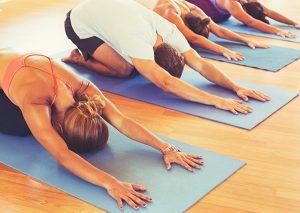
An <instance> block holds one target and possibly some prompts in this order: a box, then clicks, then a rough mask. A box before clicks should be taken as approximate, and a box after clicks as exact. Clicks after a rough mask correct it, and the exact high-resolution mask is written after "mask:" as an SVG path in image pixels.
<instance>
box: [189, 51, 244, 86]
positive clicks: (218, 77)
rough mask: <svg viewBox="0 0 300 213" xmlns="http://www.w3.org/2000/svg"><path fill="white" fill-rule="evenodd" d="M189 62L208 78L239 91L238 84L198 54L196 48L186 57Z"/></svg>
mask: <svg viewBox="0 0 300 213" xmlns="http://www.w3.org/2000/svg"><path fill="white" fill-rule="evenodd" d="M185 58H186V62H187V64H188V65H189V66H190V67H191V68H192V69H194V70H196V71H198V72H199V73H200V74H201V75H202V76H203V77H205V78H206V79H207V80H209V81H211V82H213V83H215V84H217V85H219V86H221V87H224V88H227V89H230V90H233V91H237V90H238V88H239V87H238V85H237V84H235V83H234V82H233V81H232V80H231V79H230V78H229V77H228V76H227V75H225V74H224V73H223V72H222V71H221V70H220V69H219V68H217V67H216V66H215V65H213V64H212V63H209V62H207V61H206V60H204V59H202V58H201V57H199V56H198V55H197V53H196V52H194V50H192V52H190V53H188V56H187V57H185Z"/></svg>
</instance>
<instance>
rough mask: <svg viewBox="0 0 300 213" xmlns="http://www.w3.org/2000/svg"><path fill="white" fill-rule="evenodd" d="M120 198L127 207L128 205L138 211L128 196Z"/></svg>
mask: <svg viewBox="0 0 300 213" xmlns="http://www.w3.org/2000/svg"><path fill="white" fill-rule="evenodd" d="M121 198H122V199H123V200H124V201H125V202H126V203H128V205H130V206H131V207H132V208H134V209H138V208H139V206H138V205H137V204H136V203H135V202H134V201H133V200H132V199H131V198H130V197H129V196H128V195H123V196H121Z"/></svg>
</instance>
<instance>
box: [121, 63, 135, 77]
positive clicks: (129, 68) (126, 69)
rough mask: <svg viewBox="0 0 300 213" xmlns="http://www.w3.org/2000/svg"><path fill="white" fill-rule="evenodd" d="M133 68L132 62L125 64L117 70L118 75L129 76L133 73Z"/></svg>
mask: <svg viewBox="0 0 300 213" xmlns="http://www.w3.org/2000/svg"><path fill="white" fill-rule="evenodd" d="M133 69H134V67H133V66H132V65H131V64H124V66H123V67H122V68H121V69H119V70H118V71H117V72H118V74H117V76H118V77H119V78H127V77H129V76H130V75H131V73H132V72H133Z"/></svg>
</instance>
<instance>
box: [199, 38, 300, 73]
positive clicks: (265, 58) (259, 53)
mask: <svg viewBox="0 0 300 213" xmlns="http://www.w3.org/2000/svg"><path fill="white" fill-rule="evenodd" d="M210 40H212V41H214V42H216V43H217V44H219V45H221V46H224V47H226V48H228V49H230V50H232V51H235V52H240V53H242V54H243V55H244V56H245V60H243V61H234V60H231V61H230V60H227V59H226V58H225V57H223V56H222V55H219V54H217V53H214V52H211V51H208V50H204V49H201V48H195V49H196V50H197V52H198V53H199V54H200V55H201V56H202V57H205V58H210V59H215V60H218V61H224V62H228V63H232V64H238V65H243V66H247V67H254V68H259V69H263V70H267V71H271V72H276V71H279V70H281V69H282V68H283V67H285V66H287V65H289V64H290V63H292V62H294V61H295V60H297V59H299V58H300V50H296V49H292V48H285V47H279V46H271V47H270V48H268V49H259V48H257V49H255V50H253V49H251V48H249V47H248V46H246V45H244V44H241V43H237V42H232V41H228V40H224V39H220V38H217V37H215V36H211V38H210ZM275 61H276V63H274V62H275Z"/></svg>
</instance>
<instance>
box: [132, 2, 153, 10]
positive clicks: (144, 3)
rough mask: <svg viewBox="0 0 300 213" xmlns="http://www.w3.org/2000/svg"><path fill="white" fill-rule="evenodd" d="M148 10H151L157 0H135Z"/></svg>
mask: <svg viewBox="0 0 300 213" xmlns="http://www.w3.org/2000/svg"><path fill="white" fill-rule="evenodd" d="M135 1H136V2H138V3H140V4H141V5H143V6H144V7H146V8H148V9H149V10H153V9H154V8H155V6H156V5H157V3H158V0H135Z"/></svg>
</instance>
